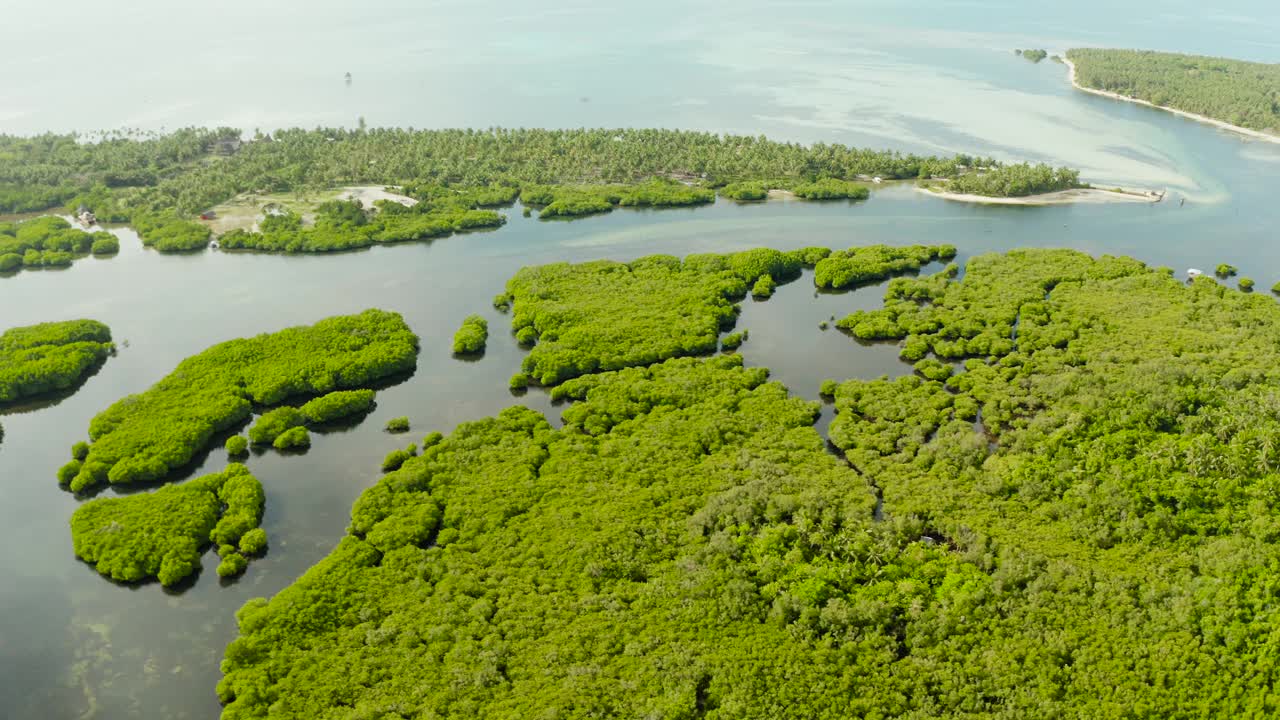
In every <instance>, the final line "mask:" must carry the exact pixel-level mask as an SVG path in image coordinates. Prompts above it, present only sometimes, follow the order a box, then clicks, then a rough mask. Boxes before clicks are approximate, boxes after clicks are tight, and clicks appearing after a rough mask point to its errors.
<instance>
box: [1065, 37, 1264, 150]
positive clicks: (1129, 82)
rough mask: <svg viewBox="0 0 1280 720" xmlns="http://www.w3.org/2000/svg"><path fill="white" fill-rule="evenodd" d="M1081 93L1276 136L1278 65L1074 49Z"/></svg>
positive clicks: (1069, 56)
mask: <svg viewBox="0 0 1280 720" xmlns="http://www.w3.org/2000/svg"><path fill="white" fill-rule="evenodd" d="M1067 59H1068V60H1069V61H1070V62H1071V63H1073V64H1074V66H1075V80H1076V82H1077V83H1078V84H1079V85H1081V86H1083V87H1086V88H1092V89H1094V90H1101V91H1104V92H1110V93H1115V94H1117V95H1122V96H1124V97H1127V98H1134V99H1137V100H1143V101H1146V102H1149V103H1151V104H1153V105H1157V106H1160V107H1164V108H1171V109H1174V110H1181V111H1183V112H1187V113H1192V114H1195V115H1201V116H1204V117H1207V118H1211V119H1213V120H1218V121H1221V122H1224V123H1228V124H1230V125H1235V126H1238V127H1242V128H1246V129H1249V130H1256V131H1258V132H1262V133H1267V134H1270V135H1274V136H1280V64H1277V65H1269V64H1265V63H1255V62H1246V61H1243V60H1228V59H1226V58H1215V57H1205V56H1202V55H1181V54H1177V53H1163V52H1153V51H1150V50H1101V49H1074V50H1069V51H1067Z"/></svg>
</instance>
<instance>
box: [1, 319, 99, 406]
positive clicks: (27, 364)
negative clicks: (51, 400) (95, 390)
mask: <svg viewBox="0 0 1280 720" xmlns="http://www.w3.org/2000/svg"><path fill="white" fill-rule="evenodd" d="M114 350H115V345H114V344H112V342H111V330H110V329H109V328H108V327H107V326H106V325H103V324H102V323H100V322H97V321H96V320H70V321H67V322H51V323H41V324H39V325H28V326H25V327H16V328H12V329H10V330H6V331H5V332H4V334H3V335H0V405H4V404H6V403H11V402H15V401H17V400H21V399H22V398H26V397H31V396H33V395H42V394H45V393H51V392H56V391H59V390H66V389H68V388H71V387H74V386H75V385H76V384H77V383H78V382H80V381H81V380H82V379H83V378H84V377H85V375H86V374H87V373H89V372H90V371H91V370H93V369H94V368H96V367H97V366H98V365H100V364H101V363H102V362H103V361H104V360H106V359H107V356H108V355H110V354H111V353H112V352H113V351H114Z"/></svg>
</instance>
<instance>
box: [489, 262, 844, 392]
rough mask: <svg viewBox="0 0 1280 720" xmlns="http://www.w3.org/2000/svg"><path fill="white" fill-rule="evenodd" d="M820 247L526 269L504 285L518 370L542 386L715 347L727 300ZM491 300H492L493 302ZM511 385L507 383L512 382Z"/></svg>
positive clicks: (788, 274) (731, 315)
mask: <svg viewBox="0 0 1280 720" xmlns="http://www.w3.org/2000/svg"><path fill="white" fill-rule="evenodd" d="M828 252H829V251H828V250H826V249H825V248H809V249H805V250H797V251H793V252H787V253H784V252H779V251H777V250H770V249H763V248H762V249H756V250H747V251H745V252H740V253H733V254H730V255H690V256H689V257H687V258H685V259H684V260H683V261H681V260H680V259H679V258H675V257H671V256H669V255H653V256H650V257H645V258H640V259H639V260H636V261H634V262H631V263H618V262H612V261H608V260H602V261H598V262H587V263H580V264H576V265H574V264H569V263H554V264H551V265H540V266H536V267H526V268H523V269H522V270H520V272H518V273H517V274H516V275H515V276H514V277H513V278H511V280H510V281H509V282H508V283H507V295H506V296H505V297H504V298H500V300H499V301H500V302H502V303H511V304H512V306H513V307H512V317H511V328H512V330H513V331H515V333H516V338H517V339H518V340H519V341H520V342H521V343H522V344H525V345H533V349H532V350H531V351H530V353H529V355H528V356H526V357H525V359H524V364H523V366H522V369H521V371H522V374H523V375H525V376H527V377H526V381H527V380H528V379H532V380H533V381H536V382H538V383H540V384H542V385H554V384H556V383H560V382H563V381H565V380H567V379H569V378H571V377H576V376H578V375H583V374H586V373H592V372H600V371H604V370H619V369H621V368H624V367H630V366H633V365H647V364H649V363H654V362H659V361H661V360H665V359H667V358H672V357H680V356H684V355H697V354H702V353H710V352H714V351H715V350H716V349H717V347H718V345H719V342H718V341H719V335H720V331H721V330H726V329H729V328H730V327H732V326H733V323H734V321H735V319H736V317H737V312H738V311H737V308H736V307H735V305H734V303H735V302H736V301H737V300H740V299H742V298H743V297H745V296H746V294H747V289H748V288H750V287H752V285H753V284H755V283H756V282H757V281H758V280H760V279H761V278H763V277H765V276H768V277H769V278H771V280H772V281H775V282H786V281H789V280H793V279H795V278H796V277H797V276H798V275H799V274H800V269H801V268H802V267H805V266H807V265H813V264H814V263H815V262H818V261H819V260H820V259H821V258H823V257H825V256H826V255H827V253H828ZM499 301H495V302H499ZM517 385H518V383H514V382H513V385H512V387H513V388H514V387H517Z"/></svg>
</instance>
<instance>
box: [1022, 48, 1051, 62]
mask: <svg viewBox="0 0 1280 720" xmlns="http://www.w3.org/2000/svg"><path fill="white" fill-rule="evenodd" d="M1014 52H1015V53H1017V54H1018V55H1021V56H1022V57H1023V58H1025V59H1027V60H1030V61H1031V62H1033V63H1038V62H1040V61H1041V60H1044V59H1045V58H1047V57H1049V53H1048V52H1046V51H1044V50H1014Z"/></svg>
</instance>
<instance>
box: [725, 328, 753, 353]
mask: <svg viewBox="0 0 1280 720" xmlns="http://www.w3.org/2000/svg"><path fill="white" fill-rule="evenodd" d="M746 339H747V331H746V330H743V331H742V332H736V333H730V334H728V335H725V336H724V339H723V340H721V341H720V347H722V348H723V349H725V350H737V349H738V348H739V347H740V346H741V345H742V343H743V342H745V341H746Z"/></svg>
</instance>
